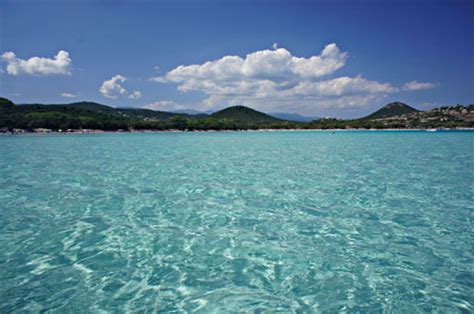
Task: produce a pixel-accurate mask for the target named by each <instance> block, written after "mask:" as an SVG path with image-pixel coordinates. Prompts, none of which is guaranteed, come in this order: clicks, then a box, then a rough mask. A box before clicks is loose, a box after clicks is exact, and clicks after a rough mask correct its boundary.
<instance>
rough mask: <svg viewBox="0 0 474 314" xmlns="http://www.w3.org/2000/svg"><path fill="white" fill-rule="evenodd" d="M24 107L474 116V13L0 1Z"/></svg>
mask: <svg viewBox="0 0 474 314" xmlns="http://www.w3.org/2000/svg"><path fill="white" fill-rule="evenodd" d="M0 55H1V59H0V96H3V97H6V98H9V99H11V100H13V101H14V102H15V103H18V104H22V103H46V104H55V103H71V102H76V101H94V102H98V103H102V104H106V105H110V106H115V107H143V108H150V109H155V110H166V111H173V110H184V109H192V110H198V111H216V110H219V109H222V108H225V107H227V106H232V105H244V106H248V107H251V108H254V109H257V110H260V111H263V112H267V113H274V112H285V113H299V114H302V115H307V116H319V117H338V118H355V117H361V116H364V115H366V114H367V113H370V112H372V111H374V110H376V109H378V108H380V107H381V106H383V105H385V104H387V103H389V102H393V101H402V102H405V103H407V104H409V105H412V106H414V107H416V108H418V109H422V110H426V109H429V108H432V107H438V106H446V105H454V104H468V103H471V104H472V103H474V1H470V0H469V1H461V0H459V1H458V0H451V1H449V0H445V1H434V0H433V1H422V0H412V1H405V0H391V1H382V0H380V1H368V0H367V1H362V0H353V1H343V0H335V1H298V0H293V1H283V0H282V1H279V0H273V1H272V0H266V1H264V0H253V1H232V0H230V1H209V0H206V1H204V0H203V1H199V0H194V1H191V0H189V1H184V0H178V1H139V0H138V1H132V0H129V1H111V0H109V1H88V0H83V1H79V0H77V1H66V0H63V1H51V0H50V1H41V0H36V1H22V0H16V1H10V0H0Z"/></svg>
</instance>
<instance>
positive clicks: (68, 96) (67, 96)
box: [61, 93, 76, 98]
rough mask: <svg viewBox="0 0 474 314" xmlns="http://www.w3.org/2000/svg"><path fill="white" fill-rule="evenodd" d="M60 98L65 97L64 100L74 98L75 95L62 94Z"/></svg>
mask: <svg viewBox="0 0 474 314" xmlns="http://www.w3.org/2000/svg"><path fill="white" fill-rule="evenodd" d="M61 96H63V97H65V98H76V95H75V94H71V93H62V94H61Z"/></svg>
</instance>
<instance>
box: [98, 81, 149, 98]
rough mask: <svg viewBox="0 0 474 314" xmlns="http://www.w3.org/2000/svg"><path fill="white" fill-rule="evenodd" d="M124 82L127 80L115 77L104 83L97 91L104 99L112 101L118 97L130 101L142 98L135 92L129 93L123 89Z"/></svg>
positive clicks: (140, 94)
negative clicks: (126, 98)
mask: <svg viewBox="0 0 474 314" xmlns="http://www.w3.org/2000/svg"><path fill="white" fill-rule="evenodd" d="M126 80H127V78H126V77H124V76H122V75H115V76H113V77H112V78H111V79H110V80H106V81H104V82H103V83H102V86H101V87H100V89H99V91H100V93H101V94H102V95H103V96H104V97H107V98H112V99H116V98H117V97H119V96H123V97H128V98H130V99H139V98H140V97H142V93H141V92H139V91H137V90H135V91H133V92H132V93H129V92H128V91H127V90H126V89H125V87H123V83H124V82H125V81H126Z"/></svg>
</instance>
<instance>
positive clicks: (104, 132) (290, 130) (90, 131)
mask: <svg viewBox="0 0 474 314" xmlns="http://www.w3.org/2000/svg"><path fill="white" fill-rule="evenodd" d="M299 131H323V132H354V131H356V132H357V131H376V132H379V131H392V132H393V131H408V132H409V131H425V132H443V131H471V132H473V131H474V128H436V129H429V128H412V129H406V128H400V129H395V128H390V129H363V128H358V129H242V130H113V131H109V130H92V129H87V130H73V131H56V130H48V129H42V130H38V131H27V130H21V131H7V132H0V135H4V136H8V135H47V134H65V135H66V134H72V135H74V134H126V133H210V132H299Z"/></svg>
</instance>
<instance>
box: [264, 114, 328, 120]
mask: <svg viewBox="0 0 474 314" xmlns="http://www.w3.org/2000/svg"><path fill="white" fill-rule="evenodd" d="M269 115H271V116H273V117H275V118H278V119H281V120H286V121H293V122H310V121H313V120H319V119H320V118H319V117H308V116H303V115H300V114H297V113H286V112H272V113H269Z"/></svg>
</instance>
